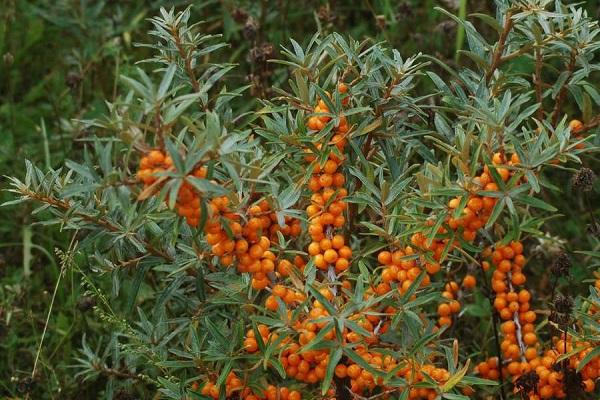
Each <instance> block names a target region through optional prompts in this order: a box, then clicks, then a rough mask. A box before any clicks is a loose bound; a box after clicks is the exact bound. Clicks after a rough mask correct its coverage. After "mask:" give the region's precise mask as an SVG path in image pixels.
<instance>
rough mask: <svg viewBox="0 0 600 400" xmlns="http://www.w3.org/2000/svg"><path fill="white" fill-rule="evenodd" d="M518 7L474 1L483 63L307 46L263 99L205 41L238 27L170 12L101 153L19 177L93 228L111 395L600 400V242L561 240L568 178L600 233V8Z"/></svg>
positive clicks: (89, 283)
mask: <svg viewBox="0 0 600 400" xmlns="http://www.w3.org/2000/svg"><path fill="white" fill-rule="evenodd" d="M497 8H498V10H497V16H496V18H493V17H491V16H482V15H478V16H473V18H480V19H481V20H482V21H483V22H484V23H486V24H488V25H490V26H491V28H493V29H494V30H496V31H497V36H496V37H495V38H494V41H488V40H487V39H485V38H484V37H483V36H482V35H480V34H479V33H478V32H477V31H476V30H475V28H474V26H473V25H472V24H471V23H470V22H468V21H460V20H459V21H458V22H459V23H461V24H462V25H463V27H464V29H465V34H466V37H467V39H468V42H469V50H468V51H464V56H465V57H467V58H468V59H469V60H470V62H465V63H464V66H461V67H456V66H449V65H445V64H442V63H441V62H440V61H439V60H436V59H434V58H432V57H430V56H426V55H422V54H417V55H414V56H410V57H406V56H404V55H401V54H400V53H399V52H398V51H396V50H393V49H389V48H387V46H386V44H385V43H373V42H371V41H369V40H365V41H356V40H354V39H352V38H347V37H344V36H343V35H341V34H337V33H334V34H330V35H319V34H317V35H314V36H312V37H310V38H307V40H306V41H305V43H304V44H303V45H300V44H299V43H298V42H297V41H292V42H291V44H290V46H287V47H284V48H282V49H281V53H282V57H281V59H278V60H273V62H274V63H279V64H280V65H281V69H280V73H281V76H282V78H287V80H286V79H281V81H282V83H281V85H280V86H279V87H278V88H276V94H275V95H274V96H272V97H270V98H267V99H260V101H254V102H253V101H250V100H252V99H250V98H249V94H248V91H247V89H248V88H247V87H240V88H231V87H228V86H227V74H228V73H231V72H230V71H232V70H233V69H234V66H232V65H223V64H210V63H208V62H206V61H205V57H206V55H208V54H210V53H211V52H215V51H223V50H222V49H221V50H220V48H221V47H223V45H222V43H220V42H219V40H218V38H216V37H213V36H206V35H203V34H202V25H198V24H194V23H193V22H192V21H189V15H190V14H189V9H188V10H185V11H182V12H175V11H173V10H172V11H166V10H162V12H161V15H160V16H159V17H155V18H153V19H152V20H151V21H152V23H153V25H154V30H153V31H152V32H151V33H152V34H153V35H154V36H155V37H156V42H155V43H153V44H151V45H149V47H151V48H152V49H153V50H154V52H155V56H154V57H153V58H152V59H150V60H145V61H147V62H148V63H151V65H152V68H150V67H148V68H140V69H138V71H137V74H136V75H135V76H124V77H121V82H122V89H123V92H122V95H121V96H120V97H119V98H118V99H117V101H115V102H114V103H109V104H108V108H109V112H108V113H107V115H106V117H105V118H101V119H97V120H92V121H86V123H87V124H89V126H90V129H94V132H96V137H95V138H94V139H93V140H92V143H90V146H89V151H86V153H85V155H84V158H83V160H82V161H81V162H75V161H69V162H68V163H67V164H66V165H65V168H64V169H62V170H57V171H54V170H51V171H43V170H42V169H40V168H37V167H35V166H33V165H31V164H30V163H27V164H26V168H27V177H26V179H25V180H24V181H22V182H21V181H19V180H17V179H13V180H12V185H13V187H12V191H13V192H15V193H17V194H18V195H19V196H20V198H19V199H18V200H17V201H27V200H30V201H35V202H39V203H42V209H43V210H46V211H49V212H51V213H53V214H54V215H55V216H56V219H55V220H54V221H55V222H56V223H60V224H61V226H62V228H63V229H68V230H72V231H73V241H72V246H71V247H70V249H69V251H68V252H66V253H65V254H63V257H62V259H63V268H64V269H65V271H66V270H67V269H69V270H72V271H74V272H76V273H78V274H79V275H80V276H81V279H82V285H84V287H85V288H86V289H87V291H88V292H89V294H90V296H93V297H94V298H96V299H97V306H96V307H95V311H96V315H97V317H98V319H100V320H102V321H103V323H104V325H105V327H106V328H105V329H106V332H105V336H106V338H105V340H104V341H99V340H97V343H89V340H86V339H83V343H82V354H81V357H79V358H78V359H77V360H76V361H75V364H76V365H75V366H76V368H77V370H78V374H80V375H81V376H82V377H83V378H85V379H94V378H98V377H99V376H104V377H106V379H107V389H106V393H107V396H109V397H110V396H113V395H114V393H115V390H116V388H128V389H127V390H131V391H132V392H133V393H137V394H136V395H137V396H140V397H142V398H171V399H238V398H241V399H246V400H248V399H290V400H294V399H330V400H332V399H340V400H341V399H375V398H382V399H403V400H404V399H428V400H434V399H469V398H475V399H498V398H500V399H530V400H537V399H554V398H559V399H560V398H578V399H586V398H587V399H594V398H598V395H599V394H600V391H599V390H598V389H597V388H596V385H597V383H598V382H597V379H598V378H599V377H600V351H599V350H598V349H599V346H598V344H599V341H600V319H599V312H600V301H599V290H600V275H598V272H595V275H594V268H597V264H595V263H594V261H593V259H594V257H597V256H598V253H597V251H596V252H594V251H593V250H592V251H590V249H588V248H575V249H571V248H560V247H559V250H560V251H559V252H558V253H555V254H552V255H546V256H544V255H540V253H543V250H544V243H545V241H547V240H549V239H548V236H547V235H546V233H547V231H546V230H547V229H548V227H549V226H550V225H549V223H550V221H551V220H554V219H556V218H561V216H560V210H558V209H557V208H555V207H554V206H553V205H552V204H550V203H549V202H548V201H547V199H548V198H551V194H552V193H557V192H558V193H563V194H566V193H567V192H569V191H570V192H569V193H573V195H576V196H580V198H581V201H582V202H584V203H585V204H588V205H589V208H590V210H589V212H590V221H589V222H590V227H589V235H590V237H591V240H592V241H593V240H595V241H596V242H595V243H596V245H597V243H598V242H597V239H594V237H595V236H596V237H597V236H598V234H599V232H600V226H599V225H598V223H597V222H596V220H595V218H596V216H595V213H596V211H597V210H596V209H594V208H593V204H594V203H593V199H592V196H593V194H594V182H595V180H594V179H595V174H594V172H593V170H592V169H590V168H588V167H587V166H586V165H587V164H586V163H588V162H589V161H588V160H590V159H591V158H592V157H593V156H592V155H590V154H592V153H593V151H594V150H595V146H594V140H595V136H594V130H595V128H596V127H597V126H598V125H599V124H600V118H598V117H593V111H594V110H597V109H598V108H599V107H600V95H599V94H598V88H597V85H595V84H594V80H593V79H592V78H593V76H594V71H595V70H597V69H598V65H597V64H595V63H594V62H595V61H594V60H595V56H596V53H597V52H598V50H599V49H600V46H598V45H597V41H596V40H597V35H598V34H599V33H600V28H599V27H598V24H597V23H596V22H595V21H593V20H592V19H591V18H589V17H588V16H587V15H586V14H585V12H583V11H582V10H581V9H579V8H577V7H576V6H567V5H564V4H562V3H561V2H559V1H557V2H552V3H550V2H548V1H523V2H508V1H499V2H498V5H497ZM440 12H443V10H440ZM449 17H452V18H455V17H454V16H452V15H451V14H449ZM173 32H177V33H178V34H177V35H175V34H174V33H173ZM440 71H443V73H442V72H440ZM557 171H567V172H571V173H572V174H573V178H572V181H571V188H564V187H559V186H557V185H556V184H554V183H553V182H554V180H555V179H557V178H556V177H557ZM573 172H574V173H573ZM540 243H541V244H540ZM584 256H585V257H584ZM582 262H586V263H589V265H581V263H582ZM101 275H109V276H110V277H111V286H110V287H106V285H102V284H100V283H99V282H98V280H99V277H100V276H101ZM95 348H98V349H100V350H94V349H95ZM573 396H576V397H573Z"/></svg>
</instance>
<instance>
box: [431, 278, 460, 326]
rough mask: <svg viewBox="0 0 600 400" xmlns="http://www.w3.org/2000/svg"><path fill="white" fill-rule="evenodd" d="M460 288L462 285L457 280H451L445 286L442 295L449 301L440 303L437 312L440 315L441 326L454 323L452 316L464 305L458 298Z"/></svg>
mask: <svg viewBox="0 0 600 400" xmlns="http://www.w3.org/2000/svg"><path fill="white" fill-rule="evenodd" d="M459 290H460V287H459V286H458V283H456V282H455V281H450V282H448V283H446V285H445V286H444V291H443V292H442V297H444V298H445V299H446V300H447V302H445V303H441V304H440V305H438V309H437V314H438V316H439V319H438V324H439V326H450V325H452V316H453V315H455V314H458V313H459V312H460V309H461V307H462V306H461V304H460V302H459V301H458V300H457V297H458V292H459Z"/></svg>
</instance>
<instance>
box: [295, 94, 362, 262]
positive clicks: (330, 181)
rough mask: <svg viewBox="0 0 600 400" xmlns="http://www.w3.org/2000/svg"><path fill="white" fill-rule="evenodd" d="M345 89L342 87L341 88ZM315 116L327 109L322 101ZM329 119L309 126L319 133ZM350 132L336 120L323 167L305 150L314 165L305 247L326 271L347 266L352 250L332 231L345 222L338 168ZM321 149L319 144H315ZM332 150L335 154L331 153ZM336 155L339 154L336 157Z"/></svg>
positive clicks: (312, 119)
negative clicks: (307, 236) (307, 239)
mask: <svg viewBox="0 0 600 400" xmlns="http://www.w3.org/2000/svg"><path fill="white" fill-rule="evenodd" d="M344 87H345V86H344ZM314 111H315V113H327V112H329V109H328V108H327V105H326V104H325V102H324V101H323V100H319V102H318V104H317V106H316V107H315V109H314ZM330 119H331V117H329V116H322V115H321V116H313V117H310V118H309V120H308V127H309V128H310V129H313V130H321V129H323V128H324V127H325V125H326V124H327V123H328V122H329V121H330ZM348 131H349V127H348V121H347V119H346V117H344V116H340V117H339V124H338V125H337V126H336V127H335V134H334V135H333V137H332V138H331V142H330V145H331V146H333V147H332V150H330V152H329V154H328V159H327V161H326V162H325V164H324V165H323V166H321V165H320V164H319V163H315V160H316V156H315V155H314V154H312V152H310V151H308V152H307V154H306V156H305V159H306V161H308V162H311V163H313V165H314V168H313V171H312V176H311V177H310V180H309V183H308V188H309V189H310V190H311V191H312V192H313V194H312V196H311V199H310V200H311V204H310V205H309V206H308V207H307V208H306V213H307V215H308V218H309V221H310V223H309V227H308V233H309V235H310V237H311V240H312V242H311V243H310V244H309V246H308V253H309V255H310V256H311V257H312V259H313V262H314V264H315V266H316V267H317V268H319V269H320V270H324V271H326V270H327V269H328V268H329V266H332V267H334V268H335V271H336V272H338V273H340V272H343V271H345V270H347V269H348V267H349V266H350V258H351V257H352V250H351V249H350V247H349V246H347V245H346V240H345V238H344V236H343V235H342V234H339V233H338V234H335V233H334V230H335V229H340V228H342V227H343V226H344V224H345V223H346V219H345V217H344V211H345V210H346V208H347V204H346V202H345V201H344V198H345V197H346V196H347V194H348V192H347V190H346V189H345V188H344V187H343V185H344V183H345V181H346V180H345V178H344V174H343V173H342V172H340V171H339V170H338V169H339V168H340V167H341V165H342V162H343V155H342V154H343V151H344V148H345V146H346V138H345V136H346V134H347V133H348ZM317 148H318V149H321V148H322V146H321V144H317ZM333 148H335V151H334V150H333ZM336 152H337V153H339V155H338V154H336Z"/></svg>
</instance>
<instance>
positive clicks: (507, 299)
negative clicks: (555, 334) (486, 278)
mask: <svg viewBox="0 0 600 400" xmlns="http://www.w3.org/2000/svg"><path fill="white" fill-rule="evenodd" d="M482 255H483V257H485V258H490V259H491V262H492V264H493V266H494V267H495V269H494V272H493V273H492V290H493V291H494V293H495V299H494V308H495V309H496V311H497V312H498V315H499V316H500V318H501V319H502V320H503V321H504V322H503V323H502V325H501V331H502V334H503V341H502V343H501V346H500V347H501V350H502V353H503V356H504V357H505V359H507V360H511V363H510V364H509V365H508V373H509V374H510V375H518V374H520V368H521V364H520V359H521V358H524V359H526V360H531V359H533V358H535V357H536V356H537V350H536V348H535V346H536V344H537V342H538V338H537V335H536V334H535V325H534V322H535V320H536V314H535V312H534V311H531V310H530V308H531V306H530V303H529V301H530V300H531V294H530V293H529V291H527V290H526V289H523V288H522V289H519V286H522V285H523V284H525V281H526V277H525V274H523V267H524V266H525V264H526V262H527V260H526V258H525V256H524V255H523V244H522V243H521V242H519V241H513V242H511V243H509V244H508V245H506V246H503V245H501V244H497V245H496V247H495V249H494V250H492V249H489V248H488V249H486V250H485V251H484V252H483V254H482ZM482 267H483V269H484V270H488V269H489V268H490V264H489V262H488V261H484V262H483V263H482Z"/></svg>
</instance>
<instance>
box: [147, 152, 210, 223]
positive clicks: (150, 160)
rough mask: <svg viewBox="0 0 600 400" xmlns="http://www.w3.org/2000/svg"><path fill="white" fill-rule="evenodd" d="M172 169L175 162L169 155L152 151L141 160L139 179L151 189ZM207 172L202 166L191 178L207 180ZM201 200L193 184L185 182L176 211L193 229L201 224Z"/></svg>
mask: <svg viewBox="0 0 600 400" xmlns="http://www.w3.org/2000/svg"><path fill="white" fill-rule="evenodd" d="M172 169H173V160H172V159H171V157H170V156H169V155H167V154H166V153H164V152H162V151H160V150H152V151H150V152H149V153H148V155H146V156H144V157H142V159H141V160H140V168H139V171H138V173H137V177H138V179H139V180H140V181H142V182H143V183H144V187H145V188H149V187H150V186H152V185H154V184H156V183H157V182H158V181H159V180H160V176H159V174H160V173H162V172H166V171H170V170H172ZM207 172H208V170H207V168H206V167H203V166H200V167H197V168H195V169H194V170H193V171H192V173H191V174H190V176H194V177H196V178H202V179H205V178H206V176H207ZM157 189H158V188H157ZM200 200H201V199H200V193H198V191H197V190H196V189H195V188H194V187H193V186H192V184H190V183H189V182H187V181H185V180H184V182H183V184H182V185H181V187H180V188H179V191H178V192H177V200H176V203H175V211H176V212H177V214H178V215H180V216H181V217H184V218H185V220H186V222H187V223H188V225H190V226H193V227H196V226H198V223H199V222H200Z"/></svg>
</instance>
